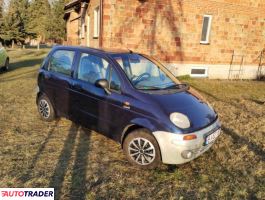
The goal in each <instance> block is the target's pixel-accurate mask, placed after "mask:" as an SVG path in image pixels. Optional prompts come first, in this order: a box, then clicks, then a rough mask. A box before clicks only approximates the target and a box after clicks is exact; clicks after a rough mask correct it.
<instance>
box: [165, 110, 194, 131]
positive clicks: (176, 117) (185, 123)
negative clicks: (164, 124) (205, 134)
mask: <svg viewBox="0 0 265 200" xmlns="http://www.w3.org/2000/svg"><path fill="white" fill-rule="evenodd" d="M170 120H171V121H172V123H173V124H175V125H176V126H177V127H179V128H183V129H185V128H189V127H190V120H189V118H188V117H187V116H186V115H184V114H182V113H177V112H175V113H172V114H171V115H170Z"/></svg>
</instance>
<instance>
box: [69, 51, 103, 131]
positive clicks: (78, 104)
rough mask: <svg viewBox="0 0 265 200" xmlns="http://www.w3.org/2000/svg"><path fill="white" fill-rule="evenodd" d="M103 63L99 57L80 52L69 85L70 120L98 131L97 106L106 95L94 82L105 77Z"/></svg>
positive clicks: (98, 109) (99, 128) (98, 113)
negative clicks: (70, 101) (72, 78)
mask: <svg viewBox="0 0 265 200" xmlns="http://www.w3.org/2000/svg"><path fill="white" fill-rule="evenodd" d="M104 63H105V60H104V59H103V58H101V57H99V56H96V55H93V54H89V53H82V52H81V53H80V55H79V61H78V64H77V67H76V70H75V75H74V77H75V78H74V80H73V81H72V84H71V100H72V112H71V116H72V120H73V121H76V122H78V123H81V124H82V125H84V126H86V127H88V128H92V129H95V130H99V131H101V126H99V125H98V124H99V123H98V122H99V120H100V112H101V110H100V107H99V105H100V104H101V102H103V101H105V100H106V97H107V95H106V93H105V91H104V90H103V89H102V88H98V87H96V86H95V82H96V81H97V80H99V79H103V78H105V77H106V68H104V66H105V65H104Z"/></svg>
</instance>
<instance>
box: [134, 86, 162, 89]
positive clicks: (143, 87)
mask: <svg viewBox="0 0 265 200" xmlns="http://www.w3.org/2000/svg"><path fill="white" fill-rule="evenodd" d="M137 89H139V90H163V89H164V88H160V87H155V86H142V87H138V88H137Z"/></svg>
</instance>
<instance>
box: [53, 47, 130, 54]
mask: <svg viewBox="0 0 265 200" xmlns="http://www.w3.org/2000/svg"><path fill="white" fill-rule="evenodd" d="M57 48H60V49H69V50H83V51H90V52H93V53H98V54H120V53H132V51H131V50H129V49H117V48H92V47H86V46H54V49H57Z"/></svg>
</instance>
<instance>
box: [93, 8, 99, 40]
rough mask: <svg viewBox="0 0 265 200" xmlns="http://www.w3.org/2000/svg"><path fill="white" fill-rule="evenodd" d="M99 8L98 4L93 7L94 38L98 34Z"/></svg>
mask: <svg viewBox="0 0 265 200" xmlns="http://www.w3.org/2000/svg"><path fill="white" fill-rule="evenodd" d="M99 24H100V9H99V6H98V7H96V8H95V9H94V35H93V36H94V38H98V36H99V27H100V25H99Z"/></svg>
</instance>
